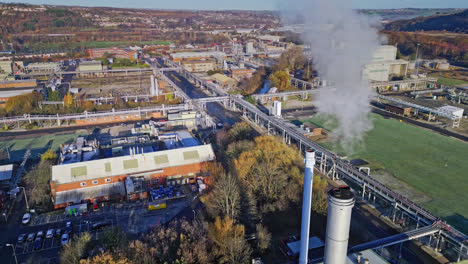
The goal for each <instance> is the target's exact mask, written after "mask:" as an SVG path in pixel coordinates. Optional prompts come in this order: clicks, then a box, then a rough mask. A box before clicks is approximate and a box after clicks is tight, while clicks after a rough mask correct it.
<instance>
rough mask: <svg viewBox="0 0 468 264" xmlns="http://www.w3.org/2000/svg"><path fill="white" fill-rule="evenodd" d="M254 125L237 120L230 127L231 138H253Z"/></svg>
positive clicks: (235, 139)
mask: <svg viewBox="0 0 468 264" xmlns="http://www.w3.org/2000/svg"><path fill="white" fill-rule="evenodd" d="M251 136H252V127H251V126H250V125H249V124H248V123H247V122H237V123H235V124H234V125H233V126H232V128H231V129H229V138H230V139H231V141H239V140H243V139H251Z"/></svg>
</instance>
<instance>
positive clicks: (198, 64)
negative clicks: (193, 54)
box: [181, 59, 216, 72]
mask: <svg viewBox="0 0 468 264" xmlns="http://www.w3.org/2000/svg"><path fill="white" fill-rule="evenodd" d="M181 64H182V67H184V69H186V70H187V71H189V72H207V71H213V70H215V69H216V60H212V59H208V60H183V61H181Z"/></svg>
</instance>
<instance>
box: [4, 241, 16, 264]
mask: <svg viewBox="0 0 468 264" xmlns="http://www.w3.org/2000/svg"><path fill="white" fill-rule="evenodd" d="M6 246H7V247H11V248H12V249H13V256H14V257H15V263H16V264H18V258H17V257H16V249H15V245H13V244H6Z"/></svg>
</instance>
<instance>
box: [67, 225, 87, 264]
mask: <svg viewBox="0 0 468 264" xmlns="http://www.w3.org/2000/svg"><path fill="white" fill-rule="evenodd" d="M90 242H91V235H90V234H89V233H87V232H84V233H81V234H80V235H79V236H74V237H73V239H71V241H70V242H69V243H68V244H66V245H64V246H63V248H62V251H61V252H60V263H62V264H79V263H80V260H81V259H82V258H83V256H84V254H85V252H86V250H87V249H88V246H89V243H90Z"/></svg>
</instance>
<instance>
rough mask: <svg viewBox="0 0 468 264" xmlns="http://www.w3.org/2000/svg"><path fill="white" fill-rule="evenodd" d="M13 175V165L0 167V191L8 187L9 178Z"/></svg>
mask: <svg viewBox="0 0 468 264" xmlns="http://www.w3.org/2000/svg"><path fill="white" fill-rule="evenodd" d="M12 175H13V164H8V165H2V166H0V189H3V188H6V187H8V186H9V185H10V181H11V176H12Z"/></svg>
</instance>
